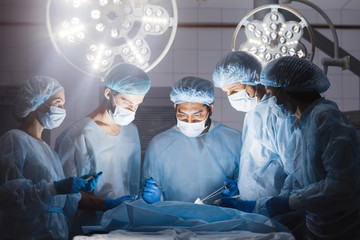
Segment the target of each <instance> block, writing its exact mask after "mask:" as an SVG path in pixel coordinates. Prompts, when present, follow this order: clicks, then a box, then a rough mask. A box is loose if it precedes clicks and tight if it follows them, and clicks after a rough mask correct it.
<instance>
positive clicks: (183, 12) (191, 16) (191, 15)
mask: <svg viewBox="0 0 360 240" xmlns="http://www.w3.org/2000/svg"><path fill="white" fill-rule="evenodd" d="M178 15H179V24H182V23H196V22H198V10H197V8H179V9H178Z"/></svg>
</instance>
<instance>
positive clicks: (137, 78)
mask: <svg viewBox="0 0 360 240" xmlns="http://www.w3.org/2000/svg"><path fill="white" fill-rule="evenodd" d="M104 82H105V86H106V87H108V88H110V89H112V90H114V91H117V92H119V93H123V94H128V95H135V96H145V94H146V93H147V92H148V91H149V89H150V84H151V82H150V79H149V77H148V75H147V74H146V73H145V72H144V70H142V69H140V68H138V67H136V66H135V65H132V64H128V63H121V64H118V65H115V66H114V67H112V68H111V69H110V70H109V71H108V72H107V73H106V75H105V77H104Z"/></svg>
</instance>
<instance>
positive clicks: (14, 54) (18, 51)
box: [3, 47, 27, 71]
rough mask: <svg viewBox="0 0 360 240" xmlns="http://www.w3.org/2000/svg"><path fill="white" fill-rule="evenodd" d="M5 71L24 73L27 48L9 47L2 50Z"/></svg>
mask: <svg viewBox="0 0 360 240" xmlns="http://www.w3.org/2000/svg"><path fill="white" fill-rule="evenodd" d="M3 54H4V55H3V60H4V67H3V68H4V70H5V71H26V70H27V65H26V59H27V48H26V47H16V48H15V47H11V48H5V49H3Z"/></svg>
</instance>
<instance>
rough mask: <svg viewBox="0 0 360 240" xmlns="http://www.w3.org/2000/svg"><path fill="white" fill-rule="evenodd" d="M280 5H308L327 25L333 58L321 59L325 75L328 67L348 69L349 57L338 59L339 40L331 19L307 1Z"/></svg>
mask: <svg viewBox="0 0 360 240" xmlns="http://www.w3.org/2000/svg"><path fill="white" fill-rule="evenodd" d="M281 2H282V3H285V4H290V3H291V2H301V3H303V4H305V5H308V6H310V7H312V8H313V9H315V10H316V11H317V12H318V13H319V14H320V15H321V16H322V17H323V18H324V19H325V21H326V23H327V24H328V25H329V27H330V30H331V34H332V36H333V40H334V58H322V59H321V63H322V64H323V65H324V72H325V74H327V69H328V66H338V67H342V69H349V68H350V56H345V57H343V58H339V39H338V36H337V33H336V30H335V27H334V24H333V23H332V21H331V19H330V18H329V17H328V15H326V13H325V12H324V11H323V10H322V9H321V8H319V7H318V6H317V5H315V4H314V3H312V2H310V1H307V0H281Z"/></svg>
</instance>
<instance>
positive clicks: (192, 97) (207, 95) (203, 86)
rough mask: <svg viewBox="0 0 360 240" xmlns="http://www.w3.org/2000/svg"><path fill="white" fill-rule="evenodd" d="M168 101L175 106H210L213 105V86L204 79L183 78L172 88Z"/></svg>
mask: <svg viewBox="0 0 360 240" xmlns="http://www.w3.org/2000/svg"><path fill="white" fill-rule="evenodd" d="M170 99H171V101H172V102H173V103H175V104H180V103H183V102H197V103H203V104H206V105H210V104H213V103H214V85H213V84H212V83H211V82H210V81H209V80H206V79H202V78H198V77H185V78H182V79H180V80H179V81H178V82H177V83H176V84H175V85H174V86H173V88H172V91H171V93H170Z"/></svg>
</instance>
